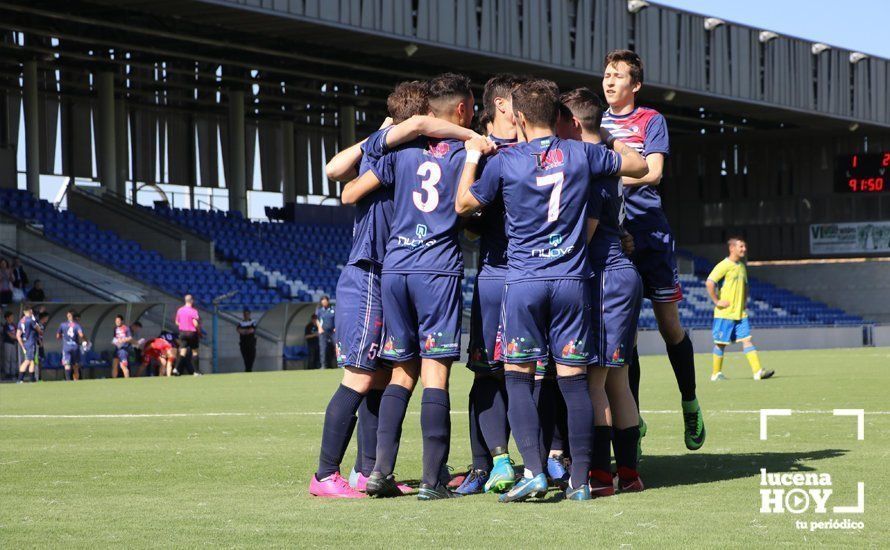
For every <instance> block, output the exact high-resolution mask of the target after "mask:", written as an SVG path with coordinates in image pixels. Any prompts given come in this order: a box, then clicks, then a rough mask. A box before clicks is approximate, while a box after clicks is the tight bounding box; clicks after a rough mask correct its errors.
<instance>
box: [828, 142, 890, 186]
mask: <svg viewBox="0 0 890 550" xmlns="http://www.w3.org/2000/svg"><path fill="white" fill-rule="evenodd" d="M888 179H890V152H886V151H885V152H883V153H867V154H855V155H843V156H839V157H837V162H836V164H835V183H834V190H835V192H838V193H883V192H885V191H888V190H890V181H888Z"/></svg>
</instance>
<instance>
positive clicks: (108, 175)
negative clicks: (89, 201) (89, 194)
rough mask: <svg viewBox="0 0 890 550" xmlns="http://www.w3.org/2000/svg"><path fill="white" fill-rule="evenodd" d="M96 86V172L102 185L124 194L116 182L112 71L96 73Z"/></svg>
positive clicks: (116, 192)
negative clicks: (97, 129)
mask: <svg viewBox="0 0 890 550" xmlns="http://www.w3.org/2000/svg"><path fill="white" fill-rule="evenodd" d="M96 88H97V89H98V91H99V109H98V115H99V116H98V117H97V118H98V119H99V132H98V134H99V135H98V138H99V143H97V144H96V145H97V147H96V153H97V154H96V158H97V162H98V163H99V166H97V172H98V174H99V181H100V182H101V184H102V187H104V188H105V189H107V190H109V191H111V192H113V193H115V194H117V195H118V196H121V197H123V196H124V190H123V189H122V188H121V186H120V185H119V182H118V177H117V176H118V174H117V147H116V140H115V134H116V131H115V130H116V128H115V126H116V125H115V108H114V73H112V72H109V71H103V72H100V73H98V74H97V75H96Z"/></svg>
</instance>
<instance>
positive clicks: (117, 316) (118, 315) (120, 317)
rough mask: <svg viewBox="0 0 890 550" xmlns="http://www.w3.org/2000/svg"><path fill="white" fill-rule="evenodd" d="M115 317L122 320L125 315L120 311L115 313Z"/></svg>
mask: <svg viewBox="0 0 890 550" xmlns="http://www.w3.org/2000/svg"><path fill="white" fill-rule="evenodd" d="M114 318H115V319H120V320H121V321H123V320H124V316H123V315H121V314H120V313H118V314H117V315H115V316H114Z"/></svg>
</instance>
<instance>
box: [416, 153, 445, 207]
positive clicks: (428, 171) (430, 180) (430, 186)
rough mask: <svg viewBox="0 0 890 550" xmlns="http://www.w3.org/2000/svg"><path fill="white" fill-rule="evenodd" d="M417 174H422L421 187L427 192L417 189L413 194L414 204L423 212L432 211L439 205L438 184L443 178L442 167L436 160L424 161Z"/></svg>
mask: <svg viewBox="0 0 890 550" xmlns="http://www.w3.org/2000/svg"><path fill="white" fill-rule="evenodd" d="M417 175H418V176H420V178H421V179H420V188H421V189H422V190H423V191H425V192H426V197H424V193H421V192H420V191H415V192H414V193H413V195H412V198H413V199H414V206H416V207H417V209H418V210H420V211H421V212H432V211H433V210H435V209H436V207H437V206H439V190H438V189H436V184H437V183H439V180H441V179H442V169H441V168H439V165H438V164H436V163H435V162H430V161H427V162H424V163H423V164H421V165H420V167H419V168H418V169H417Z"/></svg>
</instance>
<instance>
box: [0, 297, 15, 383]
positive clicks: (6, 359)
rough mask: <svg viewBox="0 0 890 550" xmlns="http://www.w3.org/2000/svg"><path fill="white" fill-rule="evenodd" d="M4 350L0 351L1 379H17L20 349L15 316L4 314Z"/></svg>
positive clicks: (9, 313)
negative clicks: (16, 335) (16, 336)
mask: <svg viewBox="0 0 890 550" xmlns="http://www.w3.org/2000/svg"><path fill="white" fill-rule="evenodd" d="M2 338H3V349H2V350H0V361H2V362H0V378H6V377H7V376H8V377H9V378H10V379H12V378H15V371H16V368H17V367H18V366H19V348H18V342H17V341H16V338H15V314H14V313H13V312H11V311H5V312H4V313H3V336H2Z"/></svg>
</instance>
